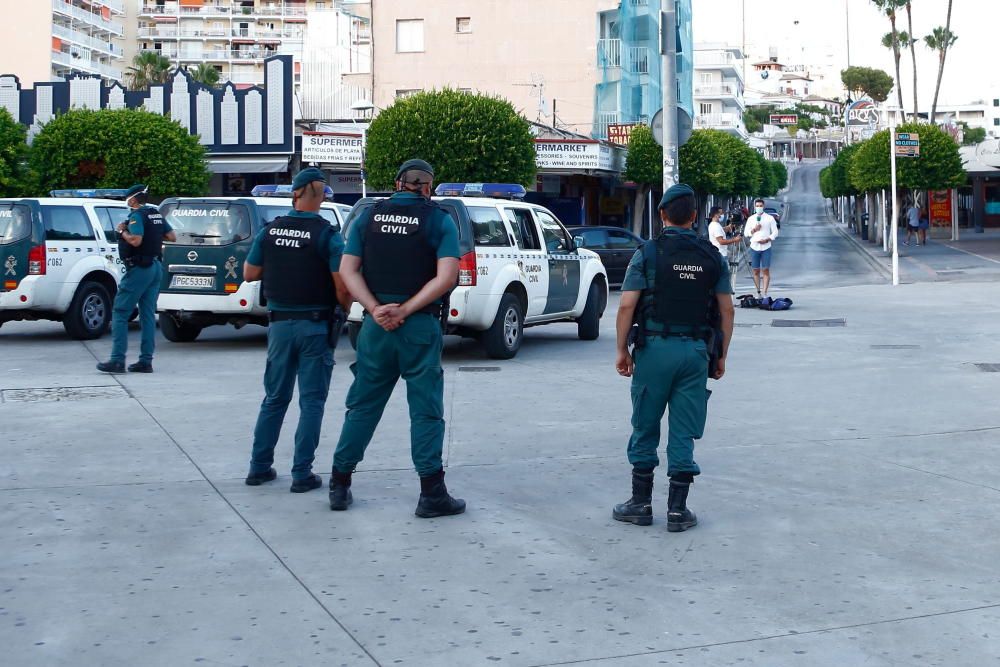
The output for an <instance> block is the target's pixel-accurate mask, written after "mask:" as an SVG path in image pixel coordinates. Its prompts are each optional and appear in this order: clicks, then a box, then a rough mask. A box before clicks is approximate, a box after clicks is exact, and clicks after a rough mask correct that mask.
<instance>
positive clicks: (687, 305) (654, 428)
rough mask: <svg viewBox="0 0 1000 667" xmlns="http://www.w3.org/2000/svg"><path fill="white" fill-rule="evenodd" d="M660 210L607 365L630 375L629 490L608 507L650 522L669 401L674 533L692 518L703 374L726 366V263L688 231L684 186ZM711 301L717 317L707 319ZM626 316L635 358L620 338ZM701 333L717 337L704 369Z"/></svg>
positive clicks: (729, 313)
mask: <svg viewBox="0 0 1000 667" xmlns="http://www.w3.org/2000/svg"><path fill="white" fill-rule="evenodd" d="M659 210H660V218H661V219H662V220H663V222H664V225H665V228H664V231H663V233H662V234H661V235H660V236H659V238H657V239H656V240H655V241H647V242H646V243H645V244H644V245H643V246H642V247H641V248H639V250H637V251H636V253H635V255H634V256H633V257H632V261H631V262H630V263H629V266H628V270H627V271H626V274H625V282H624V283H623V284H622V292H621V304H620V305H619V307H618V320H617V333H618V355H617V360H616V362H615V367H616V370H617V371H618V373H619V375H622V376H624V377H631V378H632V390H631V393H632V437H631V438H630V439H629V443H628V460H629V462H630V463H631V464H632V466H633V467H632V497H631V498H630V499H629V500H628V501H626V502H624V503H622V504H620V505H616V506H615V508H614V510H613V512H612V516H613V517H614V518H615V519H617V520H619V521H627V522H630V523H634V524H636V525H640V526H648V525H650V524H651V523H652V522H653V510H652V494H653V470H654V469H655V468H656V466H658V465H659V463H660V460H659V458H658V457H657V455H656V449H657V446H658V445H659V442H660V422H661V421H662V420H663V412H664V410H665V409H666V407H667V406H668V405H669V406H670V416H669V418H668V426H669V434H668V436H667V465H668V467H667V475H668V476H669V477H670V494H669V496H668V500H667V530H669V531H670V532H680V531H684V530H687V529H688V528H691V527H692V526H695V525H697V523H698V520H697V518H696V517H695V515H694V513H693V512H692V511H691V510H689V509H688V508H687V496H688V490H689V488H690V485H691V483H692V482H693V481H694V477H695V475H697V474H699V473H700V470H699V469H698V464H697V463H695V461H694V441H695V440H697V439H698V438H700V437H701V436H702V434H703V433H704V430H705V419H706V416H707V409H708V396H709V394H710V393H711V392H710V391H708V389H707V387H706V384H707V378H708V377H709V376H711V377H713V378H715V379H719V378H721V377H722V376H723V374H724V373H725V370H726V352H727V351H728V347H729V340H730V338H731V337H732V333H733V301H732V296H731V294H732V287H731V286H730V282H729V266H728V264H727V263H726V262H725V261H723V260H722V257H721V256H720V255H719V253H718V251H716V250H715V248H714V247H713V246H712V245H711V244H710V243H709V242H708V241H706V240H703V239H700V238H698V237H697V236H696V235H695V233H694V232H693V231H692V230H691V225H692V223H693V222H694V220H695V218H696V217H697V214H698V210H697V200H696V199H695V195H694V191H693V190H692V189H691V188H690V187H688V186H687V185H674V186H673V187H671V188H668V189H667V191H666V192H665V193H664V194H663V198H662V199H661V200H660V206H659ZM713 302H714V303H713ZM716 304H717V306H718V311H717V312H718V313H719V317H718V318H717V319H718V321H716V322H713V321H712V320H713V318H712V317H711V316H710V313H711V312H712V309H713V306H715V305H716ZM634 323H638V324H637V326H636V327H635V331H634V332H633V334H632V335H633V338H632V340H633V341H634V344H635V347H634V350H635V352H634V357H633V355H632V354H630V353H629V347H628V345H629V334H630V332H631V331H632V330H633V324H634ZM713 331H715V332H716V333H714V334H713ZM719 336H721V340H718V337H719ZM708 340H716V341H718V342H719V345H718V347H717V348H716V350H717V352H716V355H715V357H717V358H715V357H713V362H714V363H712V366H713V367H711V368H710V367H709V364H710V362H709V345H710V343H709V342H707V341H708ZM713 347H714V345H713Z"/></svg>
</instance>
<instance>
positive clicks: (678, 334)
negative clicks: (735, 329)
mask: <svg viewBox="0 0 1000 667" xmlns="http://www.w3.org/2000/svg"><path fill="white" fill-rule="evenodd" d="M645 333H646V337H647V338H649V337H651V336H659V337H660V338H690V339H692V340H704V338H705V336H707V335H708V331H707V330H705V331H701V332H698V331H651V330H649V329H646V332H645Z"/></svg>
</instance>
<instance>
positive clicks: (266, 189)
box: [250, 185, 333, 199]
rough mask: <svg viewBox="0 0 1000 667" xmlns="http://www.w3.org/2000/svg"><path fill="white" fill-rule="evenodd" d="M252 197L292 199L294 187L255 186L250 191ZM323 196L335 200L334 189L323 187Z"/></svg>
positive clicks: (327, 186)
mask: <svg viewBox="0 0 1000 667" xmlns="http://www.w3.org/2000/svg"><path fill="white" fill-rule="evenodd" d="M250 195H251V196H252V197H291V196H292V186H290V185H255V186H254V188H253V190H251V191H250ZM323 196H324V197H325V198H326V199H333V188H331V187H330V186H329V185H324V186H323Z"/></svg>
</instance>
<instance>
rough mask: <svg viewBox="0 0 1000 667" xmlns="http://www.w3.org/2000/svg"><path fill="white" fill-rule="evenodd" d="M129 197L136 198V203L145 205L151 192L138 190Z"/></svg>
mask: <svg viewBox="0 0 1000 667" xmlns="http://www.w3.org/2000/svg"><path fill="white" fill-rule="evenodd" d="M129 199H134V200H135V203H136V204H138V205H139V206H145V205H146V202H147V201H149V193H148V192H137V193H135V194H134V195H132V196H131V197H129Z"/></svg>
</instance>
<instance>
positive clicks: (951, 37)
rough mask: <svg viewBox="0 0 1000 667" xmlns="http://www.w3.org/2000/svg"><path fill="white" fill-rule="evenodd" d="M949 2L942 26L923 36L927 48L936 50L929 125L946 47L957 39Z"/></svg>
mask: <svg viewBox="0 0 1000 667" xmlns="http://www.w3.org/2000/svg"><path fill="white" fill-rule="evenodd" d="M951 2H952V0H948V18H947V20H946V21H945V24H944V27H943V28H940V27H939V28H934V30H933V31H931V34H929V35H927V36H926V37H924V43H926V44H927V48H929V49H932V50H934V51H937V52H938V75H937V85H936V86H934V102H933V103H932V104H931V125H933V124H934V114H936V113H937V102H938V93H940V92H941V77H942V76H944V59H945V58H946V57H947V56H948V49H949V48H950V47H951V45H952V44H954V43H955V41H956V40H957V39H958V36H957V35H955V33H953V32H952V31H951Z"/></svg>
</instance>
